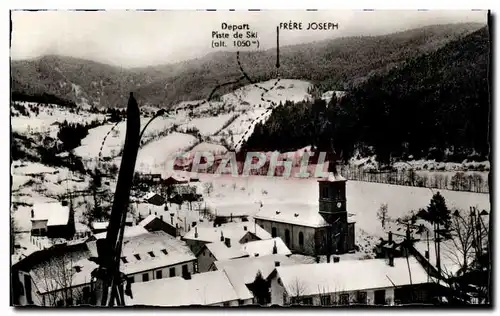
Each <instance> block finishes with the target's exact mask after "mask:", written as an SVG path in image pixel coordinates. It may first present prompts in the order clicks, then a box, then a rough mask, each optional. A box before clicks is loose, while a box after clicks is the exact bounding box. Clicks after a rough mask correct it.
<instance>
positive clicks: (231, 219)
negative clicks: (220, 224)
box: [229, 213, 233, 222]
mask: <svg viewBox="0 0 500 316" xmlns="http://www.w3.org/2000/svg"><path fill="white" fill-rule="evenodd" d="M229 221H230V222H232V221H233V213H231V215H230V220H229Z"/></svg>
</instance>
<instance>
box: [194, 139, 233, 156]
mask: <svg viewBox="0 0 500 316" xmlns="http://www.w3.org/2000/svg"><path fill="white" fill-rule="evenodd" d="M195 152H211V153H214V154H225V153H226V152H227V148H226V147H224V146H222V145H218V144H211V143H207V142H203V143H199V144H198V145H196V146H194V148H193V149H191V153H195Z"/></svg>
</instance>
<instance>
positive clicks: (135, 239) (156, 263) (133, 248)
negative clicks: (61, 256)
mask: <svg viewBox="0 0 500 316" xmlns="http://www.w3.org/2000/svg"><path fill="white" fill-rule="evenodd" d="M91 243H92V246H91V247H92V249H93V250H94V249H95V250H96V248H95V241H93V242H91ZM121 257H122V259H121V262H120V269H121V270H122V272H123V273H125V274H131V273H137V272H141V271H148V270H152V269H157V268H161V267H168V266H171V265H174V264H179V263H183V262H188V261H193V260H196V257H195V256H194V254H193V253H192V252H191V250H190V249H189V247H188V246H187V245H186V244H185V243H184V242H183V241H181V240H179V239H176V238H174V237H171V236H170V235H168V234H167V233H165V232H163V231H155V232H146V233H144V234H140V235H137V236H131V237H126V236H125V237H124V238H123V246H122V255H121Z"/></svg>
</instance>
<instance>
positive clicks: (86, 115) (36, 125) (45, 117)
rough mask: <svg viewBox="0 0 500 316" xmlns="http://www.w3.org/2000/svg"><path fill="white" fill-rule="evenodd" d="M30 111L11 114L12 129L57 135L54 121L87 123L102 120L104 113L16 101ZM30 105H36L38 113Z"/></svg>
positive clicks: (57, 128)
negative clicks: (25, 113) (21, 113)
mask: <svg viewBox="0 0 500 316" xmlns="http://www.w3.org/2000/svg"><path fill="white" fill-rule="evenodd" d="M16 103H18V104H19V105H20V106H24V108H25V109H26V110H27V111H28V112H29V113H30V116H29V117H28V116H13V117H11V123H12V130H13V131H14V132H17V133H20V134H24V135H27V134H31V133H43V134H49V135H50V136H51V137H56V136H57V131H58V130H59V127H58V126H57V125H54V123H62V122H63V121H67V122H68V123H80V124H89V123H90V122H92V121H96V120H97V121H101V122H102V121H104V119H105V118H106V116H105V114H102V113H90V112H86V111H79V112H78V113H76V112H75V113H72V112H70V109H69V108H66V107H62V106H59V105H55V104H51V105H49V106H43V105H39V104H38V103H33V102H16ZM30 107H36V108H37V109H38V111H39V113H38V114H36V113H34V112H33V111H32V110H31V109H30Z"/></svg>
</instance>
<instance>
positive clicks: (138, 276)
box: [127, 260, 196, 282]
mask: <svg viewBox="0 0 500 316" xmlns="http://www.w3.org/2000/svg"><path fill="white" fill-rule="evenodd" d="M195 262H196V260H193V261H188V262H184V263H179V264H176V265H171V266H167V267H161V268H158V269H154V270H148V271H143V272H138V273H133V274H128V275H127V277H129V278H133V280H134V282H144V281H142V276H143V274H147V275H148V278H149V279H148V281H151V280H156V271H159V270H161V271H162V276H161V278H162V279H165V278H169V277H170V268H174V269H175V276H182V266H183V265H187V267H188V272H189V273H191V274H193V273H195V272H194V271H195Z"/></svg>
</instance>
